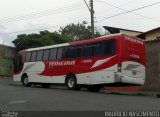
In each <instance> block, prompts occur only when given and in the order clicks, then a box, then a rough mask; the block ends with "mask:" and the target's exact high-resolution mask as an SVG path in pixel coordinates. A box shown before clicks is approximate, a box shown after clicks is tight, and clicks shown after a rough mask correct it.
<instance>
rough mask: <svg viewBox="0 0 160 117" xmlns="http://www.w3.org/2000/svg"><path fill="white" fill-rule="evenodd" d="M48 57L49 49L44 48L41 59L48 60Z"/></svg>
mask: <svg viewBox="0 0 160 117" xmlns="http://www.w3.org/2000/svg"><path fill="white" fill-rule="evenodd" d="M48 58H49V50H44V52H43V60H44V61H45V60H48Z"/></svg>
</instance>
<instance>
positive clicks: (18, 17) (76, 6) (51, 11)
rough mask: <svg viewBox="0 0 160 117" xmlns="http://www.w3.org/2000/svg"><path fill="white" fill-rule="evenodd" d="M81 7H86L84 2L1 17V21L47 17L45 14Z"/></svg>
mask: <svg viewBox="0 0 160 117" xmlns="http://www.w3.org/2000/svg"><path fill="white" fill-rule="evenodd" d="M81 8H84V6H83V3H78V4H75V5H70V6H67V7H64V8H58V9H52V10H47V11H41V12H37V13H32V14H26V15H22V16H14V17H7V18H3V19H0V22H1V23H8V22H15V21H21V20H28V19H34V18H39V17H45V16H48V15H53V14H59V13H63V12H69V11H73V10H77V9H81Z"/></svg>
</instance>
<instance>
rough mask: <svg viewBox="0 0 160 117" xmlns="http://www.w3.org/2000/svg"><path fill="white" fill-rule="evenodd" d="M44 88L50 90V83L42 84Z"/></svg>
mask: <svg viewBox="0 0 160 117" xmlns="http://www.w3.org/2000/svg"><path fill="white" fill-rule="evenodd" d="M41 85H42V87H43V88H49V87H50V84H49V83H43V84H41Z"/></svg>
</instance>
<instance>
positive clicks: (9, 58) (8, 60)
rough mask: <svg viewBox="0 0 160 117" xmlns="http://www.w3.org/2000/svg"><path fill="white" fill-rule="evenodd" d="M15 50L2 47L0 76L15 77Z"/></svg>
mask: <svg viewBox="0 0 160 117" xmlns="http://www.w3.org/2000/svg"><path fill="white" fill-rule="evenodd" d="M14 55H15V48H13V47H9V46H5V45H0V76H12V75H13V64H12V63H13V57H14Z"/></svg>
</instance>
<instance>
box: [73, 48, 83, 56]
mask: <svg viewBox="0 0 160 117" xmlns="http://www.w3.org/2000/svg"><path fill="white" fill-rule="evenodd" d="M81 51H82V47H80V46H79V47H74V57H75V58H78V57H81Z"/></svg>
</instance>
